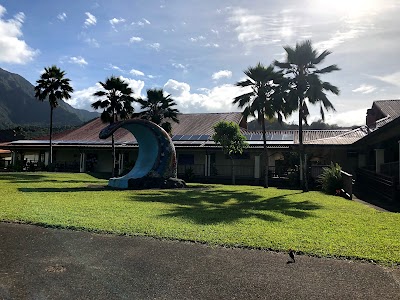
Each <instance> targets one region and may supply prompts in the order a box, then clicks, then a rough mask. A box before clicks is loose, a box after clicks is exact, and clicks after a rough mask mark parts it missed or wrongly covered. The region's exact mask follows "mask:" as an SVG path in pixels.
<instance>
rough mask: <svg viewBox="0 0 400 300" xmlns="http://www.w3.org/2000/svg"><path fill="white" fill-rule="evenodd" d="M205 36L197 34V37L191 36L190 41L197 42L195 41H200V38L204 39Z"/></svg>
mask: <svg viewBox="0 0 400 300" xmlns="http://www.w3.org/2000/svg"><path fill="white" fill-rule="evenodd" d="M205 39H206V38H205V37H204V36H202V35H199V36H197V37H191V38H190V41H192V42H197V41H202V40H205Z"/></svg>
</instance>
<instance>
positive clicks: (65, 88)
mask: <svg viewBox="0 0 400 300" xmlns="http://www.w3.org/2000/svg"><path fill="white" fill-rule="evenodd" d="M64 76H65V71H61V70H60V69H59V68H57V66H55V65H53V66H51V67H47V68H44V73H43V74H42V75H41V76H40V79H39V80H37V81H36V83H37V85H36V86H35V88H34V89H35V97H36V98H38V100H39V101H44V100H46V99H48V100H49V103H50V141H49V142H50V156H49V160H48V164H49V165H52V163H53V144H52V137H53V110H54V109H55V108H56V107H57V106H58V100H63V99H70V98H71V95H70V93H72V92H73V91H74V89H73V88H72V87H71V85H70V79H68V78H65V77H64Z"/></svg>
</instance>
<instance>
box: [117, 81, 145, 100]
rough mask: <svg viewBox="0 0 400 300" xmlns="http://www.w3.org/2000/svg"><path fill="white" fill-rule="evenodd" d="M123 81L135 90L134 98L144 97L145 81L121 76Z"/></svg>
mask: <svg viewBox="0 0 400 300" xmlns="http://www.w3.org/2000/svg"><path fill="white" fill-rule="evenodd" d="M119 78H121V79H122V80H124V81H125V82H126V83H127V84H128V86H129V87H130V88H131V89H132V90H133V96H134V97H143V95H142V90H143V87H144V81H143V80H135V79H132V78H127V77H123V76H119Z"/></svg>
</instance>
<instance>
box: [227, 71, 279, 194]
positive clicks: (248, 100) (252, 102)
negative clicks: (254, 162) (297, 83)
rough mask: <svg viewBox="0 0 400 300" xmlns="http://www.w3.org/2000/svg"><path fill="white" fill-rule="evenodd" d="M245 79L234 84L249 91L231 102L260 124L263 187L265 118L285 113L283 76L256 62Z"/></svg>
mask: <svg viewBox="0 0 400 300" xmlns="http://www.w3.org/2000/svg"><path fill="white" fill-rule="evenodd" d="M244 73H245V74H246V76H247V79H246V80H243V81H239V82H237V83H236V86H240V87H243V88H247V89H248V90H249V92H247V93H245V94H243V95H240V96H237V97H236V98H234V100H233V104H237V105H238V106H239V108H244V111H243V113H242V114H243V116H244V117H245V118H247V117H248V116H253V117H256V118H257V119H258V122H259V123H261V125H262V132H263V144H264V153H263V165H264V168H265V170H264V176H265V177H264V187H266V188H267V187H268V169H269V162H268V149H267V140H266V130H265V118H268V119H271V118H273V117H275V116H276V115H277V116H278V120H279V121H280V122H281V121H282V117H283V116H285V115H286V112H285V110H284V102H283V99H284V97H283V96H284V94H283V91H284V78H283V76H282V74H281V72H276V71H275V70H274V66H272V65H270V66H268V67H265V66H264V65H262V64H261V63H258V64H257V65H256V66H255V67H249V68H248V69H247V70H245V71H244Z"/></svg>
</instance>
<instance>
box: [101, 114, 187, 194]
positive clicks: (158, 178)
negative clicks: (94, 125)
mask: <svg viewBox="0 0 400 300" xmlns="http://www.w3.org/2000/svg"><path fill="white" fill-rule="evenodd" d="M118 128H124V129H126V130H128V131H129V132H130V133H132V134H133V135H134V136H135V138H136V141H137V142H138V145H139V153H138V157H137V160H136V163H135V166H134V167H133V168H132V170H131V171H129V173H128V174H126V175H124V176H122V177H116V178H110V180H109V182H108V185H109V186H111V187H115V188H125V189H126V188H128V187H132V186H137V185H138V184H139V185H140V186H139V188H146V187H162V186H159V185H160V184H158V183H160V182H164V184H167V183H166V180H170V181H171V180H172V181H174V182H176V180H178V181H179V179H177V177H176V176H177V167H176V152H175V147H174V144H173V143H172V140H171V137H170V136H169V134H168V133H167V132H166V131H165V130H164V129H163V128H161V127H160V126H158V125H157V124H155V123H153V122H150V121H147V120H142V119H131V120H126V121H120V122H116V123H113V124H110V125H109V126H107V127H106V128H104V129H103V130H102V131H101V132H100V134H99V138H100V139H106V138H108V137H110V136H111V135H112V134H113V133H114V132H115V131H116V130H117V129H118ZM144 179H145V180H144ZM163 180H164V181H163ZM149 182H150V183H149ZM151 183H153V184H151ZM154 183H157V184H154ZM183 184H184V182H183ZM168 187H178V186H176V184H175V185H174V184H169V186H168Z"/></svg>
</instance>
